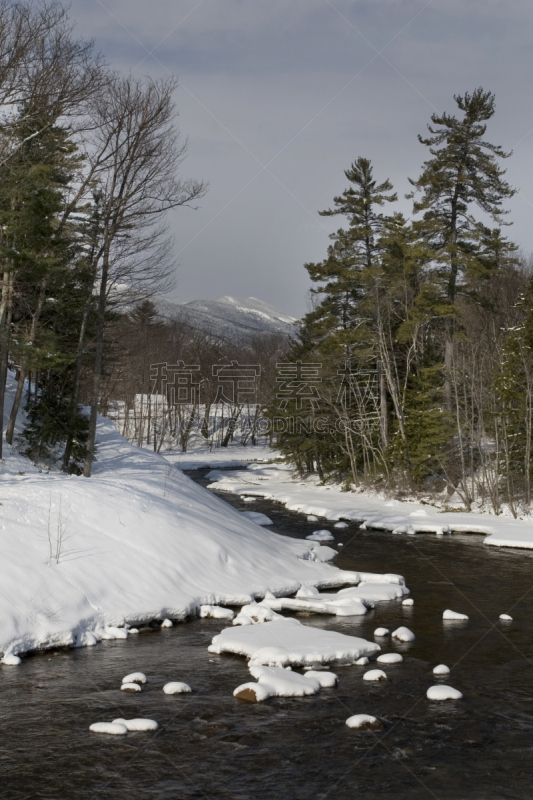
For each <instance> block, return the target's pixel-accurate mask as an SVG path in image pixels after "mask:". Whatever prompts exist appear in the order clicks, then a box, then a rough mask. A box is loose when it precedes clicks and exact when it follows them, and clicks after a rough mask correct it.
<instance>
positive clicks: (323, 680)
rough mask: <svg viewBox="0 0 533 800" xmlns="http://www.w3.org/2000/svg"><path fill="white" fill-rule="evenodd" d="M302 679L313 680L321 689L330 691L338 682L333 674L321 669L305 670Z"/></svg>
mask: <svg viewBox="0 0 533 800" xmlns="http://www.w3.org/2000/svg"><path fill="white" fill-rule="evenodd" d="M304 677H306V678H313V679H314V680H315V681H318V682H319V684H320V685H321V687H322V688H323V689H331V688H332V687H333V686H337V684H338V682H339V679H338V677H337V675H335V673H334V672H329V671H327V670H322V669H310V670H307V672H306V673H305V676H304Z"/></svg>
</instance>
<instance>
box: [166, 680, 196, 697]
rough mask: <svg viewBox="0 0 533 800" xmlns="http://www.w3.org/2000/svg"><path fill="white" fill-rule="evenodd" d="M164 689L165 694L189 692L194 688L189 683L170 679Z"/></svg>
mask: <svg viewBox="0 0 533 800" xmlns="http://www.w3.org/2000/svg"><path fill="white" fill-rule="evenodd" d="M163 691H164V693H165V694H188V693H189V692H191V691H192V690H191V687H190V686H189V684H188V683H183V681H170V683H165V685H164V686H163Z"/></svg>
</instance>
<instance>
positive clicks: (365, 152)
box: [71, 0, 533, 316]
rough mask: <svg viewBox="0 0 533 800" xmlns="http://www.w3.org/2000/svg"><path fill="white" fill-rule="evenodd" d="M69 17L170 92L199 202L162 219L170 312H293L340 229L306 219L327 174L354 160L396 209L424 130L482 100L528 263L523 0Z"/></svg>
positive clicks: (277, 5)
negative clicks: (363, 161)
mask: <svg viewBox="0 0 533 800" xmlns="http://www.w3.org/2000/svg"><path fill="white" fill-rule="evenodd" d="M71 16H72V17H73V18H74V19H75V20H76V21H77V23H78V31H79V33H80V34H81V35H83V36H85V37H94V38H95V40H96V42H97V45H98V48H99V49H100V50H101V51H102V52H103V53H104V55H105V56H106V57H107V59H108V60H109V61H110V62H111V63H112V64H113V66H115V67H117V68H120V69H123V70H126V71H133V72H135V73H136V74H150V75H153V76H157V75H161V74H166V73H167V72H170V73H173V74H176V75H178V77H179V80H180V88H179V90H178V92H177V95H176V101H177V104H178V107H179V112H180V120H181V129H182V132H183V134H184V135H186V136H187V137H188V138H189V150H188V157H187V160H186V162H185V164H184V165H183V173H184V176H192V177H195V178H202V179H205V180H206V181H208V182H209V192H208V194H207V195H206V197H205V198H204V199H203V200H202V201H201V208H200V209H199V210H197V211H192V210H187V209H181V210H180V211H179V212H177V213H176V214H175V216H174V217H173V219H172V226H173V230H174V233H175V237H176V258H177V263H178V279H177V285H176V289H175V291H174V293H173V297H172V298H169V299H174V300H176V301H178V302H186V301H188V300H193V299H196V298H208V299H215V298H217V297H220V296H221V295H225V294H230V295H233V296H238V297H248V296H254V297H258V298H260V299H262V300H265V301H266V302H269V303H272V304H273V305H275V306H277V307H278V308H280V309H281V310H283V311H286V312H288V313H292V314H294V315H296V316H299V315H301V314H302V313H304V312H305V310H306V307H307V302H308V301H307V293H308V290H309V286H310V283H309V280H308V277H307V272H306V271H305V269H304V267H303V264H304V263H305V262H306V261H318V260H321V259H322V258H323V257H324V256H325V253H326V248H327V245H328V238H327V237H328V233H330V232H331V231H332V230H334V229H335V228H336V227H338V226H339V224H340V220H339V218H334V219H333V220H332V219H323V218H321V217H319V216H318V213H317V212H318V210H320V209H324V208H327V207H328V206H329V205H330V204H331V198H332V197H333V195H334V194H337V193H339V192H341V191H342V190H343V189H344V188H346V185H347V182H346V179H345V177H344V174H343V170H344V169H346V168H347V167H349V165H350V164H351V162H352V161H354V160H355V159H356V158H357V157H359V156H365V157H368V158H370V159H371V160H372V162H373V164H374V170H375V175H376V177H377V178H378V179H379V180H383V179H384V178H386V177H388V178H390V180H391V181H392V182H393V184H394V186H395V187H396V189H397V191H398V193H399V195H400V197H403V195H404V194H405V192H406V191H407V190H408V181H407V178H408V177H417V175H418V174H419V172H420V165H421V163H422V161H423V160H424V158H425V157H426V154H425V152H424V151H425V148H424V147H423V146H422V145H421V144H419V143H418V141H417V134H418V133H424V131H425V126H426V124H427V122H428V121H429V117H430V115H431V114H432V113H433V112H435V111H438V112H442V111H444V110H448V111H450V112H453V111H454V108H455V103H454V101H453V95H454V94H458V93H459V94H462V93H464V92H465V91H470V90H472V89H474V88H475V87H476V86H480V85H482V86H483V87H484V88H485V89H490V90H491V91H493V92H495V94H496V103H497V110H496V116H495V117H494V118H493V120H492V121H491V123H490V127H489V131H488V138H489V139H491V140H492V141H493V142H495V143H497V144H501V145H503V146H504V148H506V149H508V150H513V151H514V153H513V156H512V157H511V158H510V159H509V160H508V161H507V162H506V166H507V170H508V178H509V180H510V181H511V183H512V184H513V185H514V186H516V187H517V188H519V189H520V192H519V193H518V194H517V195H516V196H515V197H514V198H513V199H512V201H510V203H509V206H508V207H509V208H510V209H511V214H510V217H509V219H512V220H513V222H514V225H513V227H512V228H511V229H509V235H510V236H512V238H513V239H514V240H515V241H516V242H517V243H518V244H519V245H520V246H521V247H522V248H523V249H524V250H525V251H526V252H529V251H531V250H533V224H532V220H533V182H532V180H531V175H532V172H533V103H532V102H531V94H532V91H531V85H532V78H533V75H532V72H533V4H532V3H531V2H530V0H506V2H504V1H503V0H467V2H465V0H430V2H428V0H74V1H73V2H72V4H71ZM399 207H400V208H401V210H403V211H404V213H406V214H408V215H409V213H410V203H409V202H408V201H405V200H402V201H401V202H400V205H399Z"/></svg>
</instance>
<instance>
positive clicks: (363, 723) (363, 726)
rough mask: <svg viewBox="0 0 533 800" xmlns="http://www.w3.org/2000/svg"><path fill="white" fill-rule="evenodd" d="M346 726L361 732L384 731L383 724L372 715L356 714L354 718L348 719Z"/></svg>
mask: <svg viewBox="0 0 533 800" xmlns="http://www.w3.org/2000/svg"><path fill="white" fill-rule="evenodd" d="M346 725H347V726H348V727H349V728H355V729H356V730H360V731H381V730H383V723H382V722H380V721H379V720H378V719H376V717H373V716H372V715H371V714H354V715H353V716H352V717H348V719H347V720H346Z"/></svg>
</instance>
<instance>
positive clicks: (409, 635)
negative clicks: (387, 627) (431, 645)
mask: <svg viewBox="0 0 533 800" xmlns="http://www.w3.org/2000/svg"><path fill="white" fill-rule="evenodd" d="M392 638H393V639H397V640H398V641H399V642H414V640H415V639H416V636H415V635H414V633H413V631H410V630H409V628H406V627H405V626H404V625H401V626H400V627H399V628H396V630H395V631H393V632H392Z"/></svg>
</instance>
